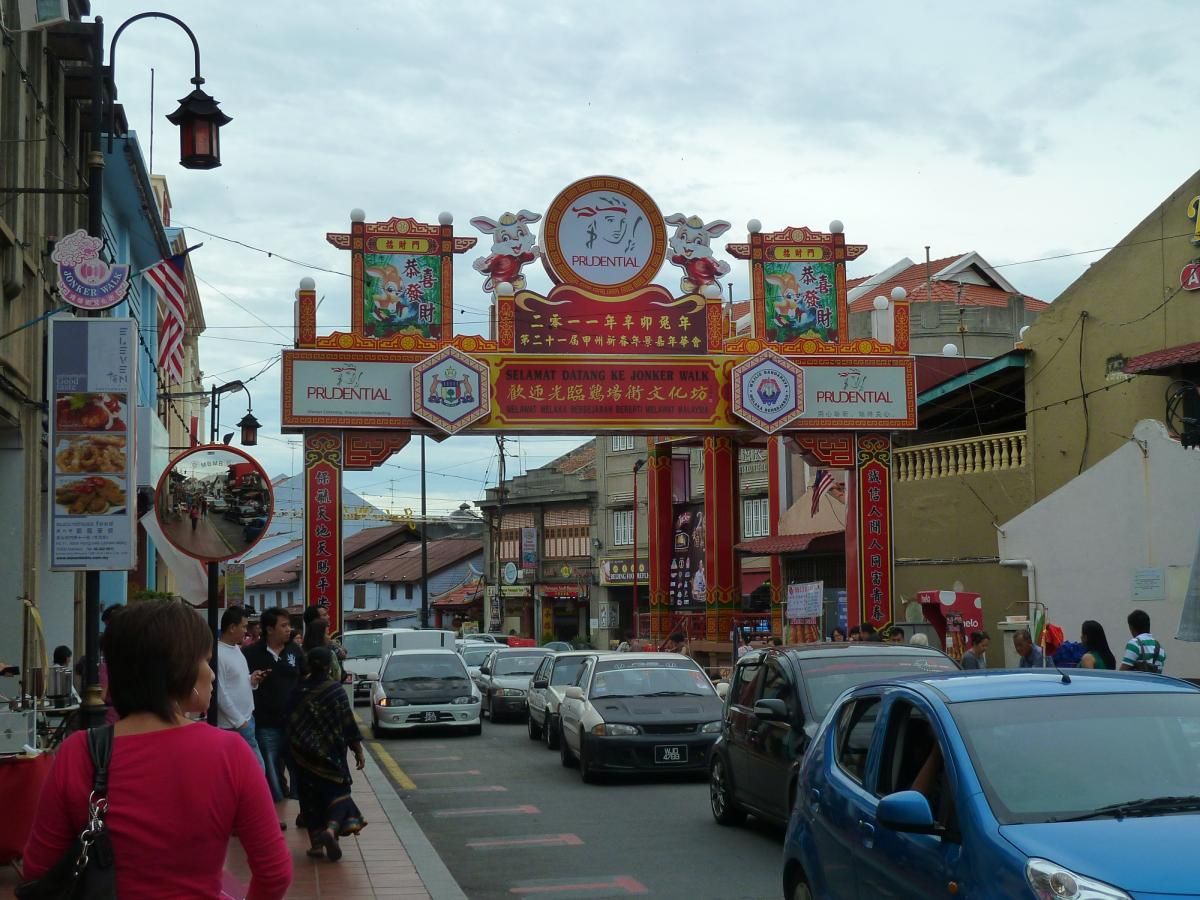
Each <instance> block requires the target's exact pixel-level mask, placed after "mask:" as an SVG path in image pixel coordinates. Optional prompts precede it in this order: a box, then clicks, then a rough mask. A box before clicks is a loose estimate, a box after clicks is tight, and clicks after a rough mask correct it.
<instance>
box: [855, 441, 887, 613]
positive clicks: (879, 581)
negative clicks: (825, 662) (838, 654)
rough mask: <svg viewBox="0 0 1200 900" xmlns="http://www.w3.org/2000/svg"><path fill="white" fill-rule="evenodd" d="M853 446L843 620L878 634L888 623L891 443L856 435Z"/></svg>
mask: <svg viewBox="0 0 1200 900" xmlns="http://www.w3.org/2000/svg"><path fill="white" fill-rule="evenodd" d="M854 440H855V459H856V461H857V467H856V468H855V469H854V470H853V471H852V472H851V476H852V478H851V480H852V481H853V490H852V491H847V495H848V496H847V499H848V500H849V505H848V507H847V511H846V512H847V517H848V521H847V523H846V524H847V527H846V586H847V593H846V596H847V604H848V607H849V608H848V612H849V620H850V624H851V625H854V624H856V620H857V623H864V624H870V625H873V626H874V627H875V628H876V629H879V628H882V627H883V626H885V625H888V624H890V623H891V622H892V619H893V617H892V584H893V581H894V572H893V557H892V488H891V476H892V439H891V437H890V436H888V435H887V434H878V433H862V432H860V433H857V434H855V436H854ZM851 494H852V496H850V495H851ZM851 522H853V525H854V528H853V529H851V528H850V523H851ZM852 530H853V535H852V534H851V531H852Z"/></svg>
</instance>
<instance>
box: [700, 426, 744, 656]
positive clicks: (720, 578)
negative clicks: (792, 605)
mask: <svg viewBox="0 0 1200 900" xmlns="http://www.w3.org/2000/svg"><path fill="white" fill-rule="evenodd" d="M738 501H739V498H738V453H737V444H736V443H734V441H733V439H732V438H728V437H706V438H705V439H704V545H705V546H704V582H705V589H706V594H705V617H704V619H705V626H706V627H705V631H706V632H707V633H706V635H705V637H707V639H708V640H710V641H724V640H728V638H729V632H730V631H731V630H732V628H733V615H734V612H735V610H736V609H737V608H738V607H739V606H740V603H739V601H740V600H741V596H742V591H741V588H742V585H741V578H740V569H741V567H740V566H739V565H738V559H737V553H736V552H735V551H734V549H733V545H734V544H736V543H737V540H738V532H739V522H740V520H741V516H740V510H739V508H738V507H739V502H738Z"/></svg>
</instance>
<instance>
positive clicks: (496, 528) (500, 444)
mask: <svg viewBox="0 0 1200 900" xmlns="http://www.w3.org/2000/svg"><path fill="white" fill-rule="evenodd" d="M496 452H497V453H498V454H499V456H500V466H499V480H498V481H497V482H496V501H497V502H496V521H495V522H494V523H493V526H492V559H493V561H494V562H495V569H496V580H495V587H496V596H495V598H494V599H493V600H492V602H493V603H496V604H498V606H499V609H500V629H501V630H503V626H504V594H503V593H502V592H501V590H500V546H501V538H500V533H501V531H503V529H504V435H502V434H498V435H496ZM491 625H492V621H491V616H490V614H489V616H488V630H489V631H490V630H491Z"/></svg>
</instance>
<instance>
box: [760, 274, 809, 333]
mask: <svg viewBox="0 0 1200 900" xmlns="http://www.w3.org/2000/svg"><path fill="white" fill-rule="evenodd" d="M764 280H765V281H766V282H767V284H772V285H774V286H775V287H776V288H778V289H779V297H778V298H776V300H775V315H774V324H775V326H776V327H777V328H782V329H786V330H788V331H795V332H805V331H808V330H810V329H814V328H816V327H817V311H816V310H815V309H811V308H809V307H808V306H807V305H805V304H804V302H803V297H802V293H801V290H800V285H799V284H798V283H797V282H796V276H795V275H793V274H792V273H791V272H784V273H782V274H779V275H766V276H764Z"/></svg>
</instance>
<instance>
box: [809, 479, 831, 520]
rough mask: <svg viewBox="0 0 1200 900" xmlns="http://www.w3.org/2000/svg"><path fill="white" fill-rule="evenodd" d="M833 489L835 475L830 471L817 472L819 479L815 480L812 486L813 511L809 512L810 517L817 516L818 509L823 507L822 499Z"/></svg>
mask: <svg viewBox="0 0 1200 900" xmlns="http://www.w3.org/2000/svg"><path fill="white" fill-rule="evenodd" d="M831 487H833V475H832V474H830V472H829V470H828V469H820V470H818V472H817V477H816V478H814V479H813V485H812V509H811V510H810V511H809V515H810V516H815V515H816V514H817V509H818V507H820V505H821V498H822V497H823V496H825V492H826V491H828V490H829V489H830V488H831Z"/></svg>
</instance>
